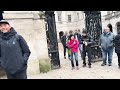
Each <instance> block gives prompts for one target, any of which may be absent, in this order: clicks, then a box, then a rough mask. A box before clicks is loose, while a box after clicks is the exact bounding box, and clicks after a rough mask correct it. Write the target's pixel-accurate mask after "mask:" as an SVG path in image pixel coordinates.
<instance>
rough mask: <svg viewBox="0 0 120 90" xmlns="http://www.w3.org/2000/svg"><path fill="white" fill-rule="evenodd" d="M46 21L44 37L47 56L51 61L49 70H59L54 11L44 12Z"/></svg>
mask: <svg viewBox="0 0 120 90" xmlns="http://www.w3.org/2000/svg"><path fill="white" fill-rule="evenodd" d="M45 21H46V36H47V44H48V54H49V57H50V60H51V68H52V69H58V68H60V59H59V50H58V41H57V40H58V39H57V32H56V23H55V14H54V11H46V12H45Z"/></svg>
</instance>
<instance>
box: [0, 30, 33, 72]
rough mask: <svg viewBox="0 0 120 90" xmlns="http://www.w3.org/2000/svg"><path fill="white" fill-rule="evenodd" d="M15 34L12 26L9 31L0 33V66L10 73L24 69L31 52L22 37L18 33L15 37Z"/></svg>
mask: <svg viewBox="0 0 120 90" xmlns="http://www.w3.org/2000/svg"><path fill="white" fill-rule="evenodd" d="M16 34H17V32H16V31H15V30H14V28H11V29H10V32H8V33H2V34H1V35H0V61H1V66H2V67H3V68H4V69H5V71H6V72H7V73H10V74H15V73H16V72H19V71H21V70H24V69H26V68H27V61H28V58H29V56H30V53H31V52H30V50H29V47H28V45H27V43H26V41H25V40H24V38H23V37H22V36H20V35H19V38H18V39H17V38H16Z"/></svg>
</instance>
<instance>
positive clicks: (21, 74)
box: [6, 69, 27, 79]
mask: <svg viewBox="0 0 120 90" xmlns="http://www.w3.org/2000/svg"><path fill="white" fill-rule="evenodd" d="M26 71H27V70H26V69H25V70H23V71H21V72H18V73H15V74H9V73H6V74H7V78H8V79H27V72H26Z"/></svg>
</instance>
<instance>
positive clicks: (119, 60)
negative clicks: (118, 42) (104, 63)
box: [117, 53, 120, 66]
mask: <svg viewBox="0 0 120 90" xmlns="http://www.w3.org/2000/svg"><path fill="white" fill-rule="evenodd" d="M117 56H118V66H120V53H117Z"/></svg>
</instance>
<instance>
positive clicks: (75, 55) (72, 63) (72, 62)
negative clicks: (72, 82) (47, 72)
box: [71, 52, 78, 67]
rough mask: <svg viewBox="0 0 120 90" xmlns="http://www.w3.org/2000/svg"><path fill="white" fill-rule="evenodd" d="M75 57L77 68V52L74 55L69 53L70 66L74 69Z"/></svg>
mask: <svg viewBox="0 0 120 90" xmlns="http://www.w3.org/2000/svg"><path fill="white" fill-rule="evenodd" d="M73 57H75V62H76V66H78V52H75V53H71V65H72V67H74V61H73V60H74V58H73Z"/></svg>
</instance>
